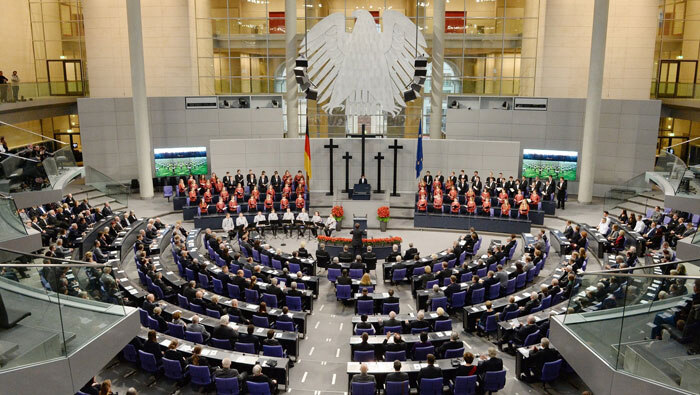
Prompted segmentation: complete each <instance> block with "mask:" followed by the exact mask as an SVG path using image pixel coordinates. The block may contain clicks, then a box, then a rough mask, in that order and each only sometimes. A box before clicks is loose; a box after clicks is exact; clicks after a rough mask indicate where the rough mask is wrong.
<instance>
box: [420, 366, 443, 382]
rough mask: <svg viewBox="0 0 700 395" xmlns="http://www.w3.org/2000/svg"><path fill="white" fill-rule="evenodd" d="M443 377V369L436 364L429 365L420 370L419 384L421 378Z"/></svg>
mask: <svg viewBox="0 0 700 395" xmlns="http://www.w3.org/2000/svg"><path fill="white" fill-rule="evenodd" d="M438 377H442V369H440V368H439V367H437V366H434V365H428V366H426V367H424V368H422V369H421V370H420V372H418V384H419V385H420V381H421V379H435V378H438Z"/></svg>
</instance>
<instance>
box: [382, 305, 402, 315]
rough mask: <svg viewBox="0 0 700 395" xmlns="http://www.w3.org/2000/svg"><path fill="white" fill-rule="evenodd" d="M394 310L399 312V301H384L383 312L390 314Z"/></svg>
mask: <svg viewBox="0 0 700 395" xmlns="http://www.w3.org/2000/svg"><path fill="white" fill-rule="evenodd" d="M392 311H393V312H394V313H396V314H399V303H384V304H383V305H382V314H384V315H389V313H391V312H392Z"/></svg>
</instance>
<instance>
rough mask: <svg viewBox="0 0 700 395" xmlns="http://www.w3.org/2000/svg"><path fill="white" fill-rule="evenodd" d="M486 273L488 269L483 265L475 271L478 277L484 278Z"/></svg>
mask: <svg viewBox="0 0 700 395" xmlns="http://www.w3.org/2000/svg"><path fill="white" fill-rule="evenodd" d="M486 273H488V269H487V268H485V267H482V268H481V269H479V270H477V271H476V275H477V276H479V278H486Z"/></svg>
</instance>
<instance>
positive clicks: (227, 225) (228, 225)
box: [221, 213, 236, 240]
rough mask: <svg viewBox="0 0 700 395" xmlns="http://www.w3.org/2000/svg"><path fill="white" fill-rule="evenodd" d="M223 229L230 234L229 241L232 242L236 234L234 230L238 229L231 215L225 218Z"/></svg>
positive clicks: (227, 214)
mask: <svg viewBox="0 0 700 395" xmlns="http://www.w3.org/2000/svg"><path fill="white" fill-rule="evenodd" d="M221 228H222V229H223V230H224V232H226V233H228V238H229V240H232V239H233V236H234V234H235V232H234V231H233V230H234V229H236V226H235V225H234V224H233V218H231V214H229V213H226V218H224V220H223V222H221Z"/></svg>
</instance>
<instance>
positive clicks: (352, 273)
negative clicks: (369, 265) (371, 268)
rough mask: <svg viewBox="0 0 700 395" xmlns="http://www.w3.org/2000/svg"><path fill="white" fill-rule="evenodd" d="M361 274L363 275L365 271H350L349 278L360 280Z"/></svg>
mask: <svg viewBox="0 0 700 395" xmlns="http://www.w3.org/2000/svg"><path fill="white" fill-rule="evenodd" d="M363 274H365V271H364V270H362V269H350V278H351V279H353V280H359V279H361V278H362V275H363Z"/></svg>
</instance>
